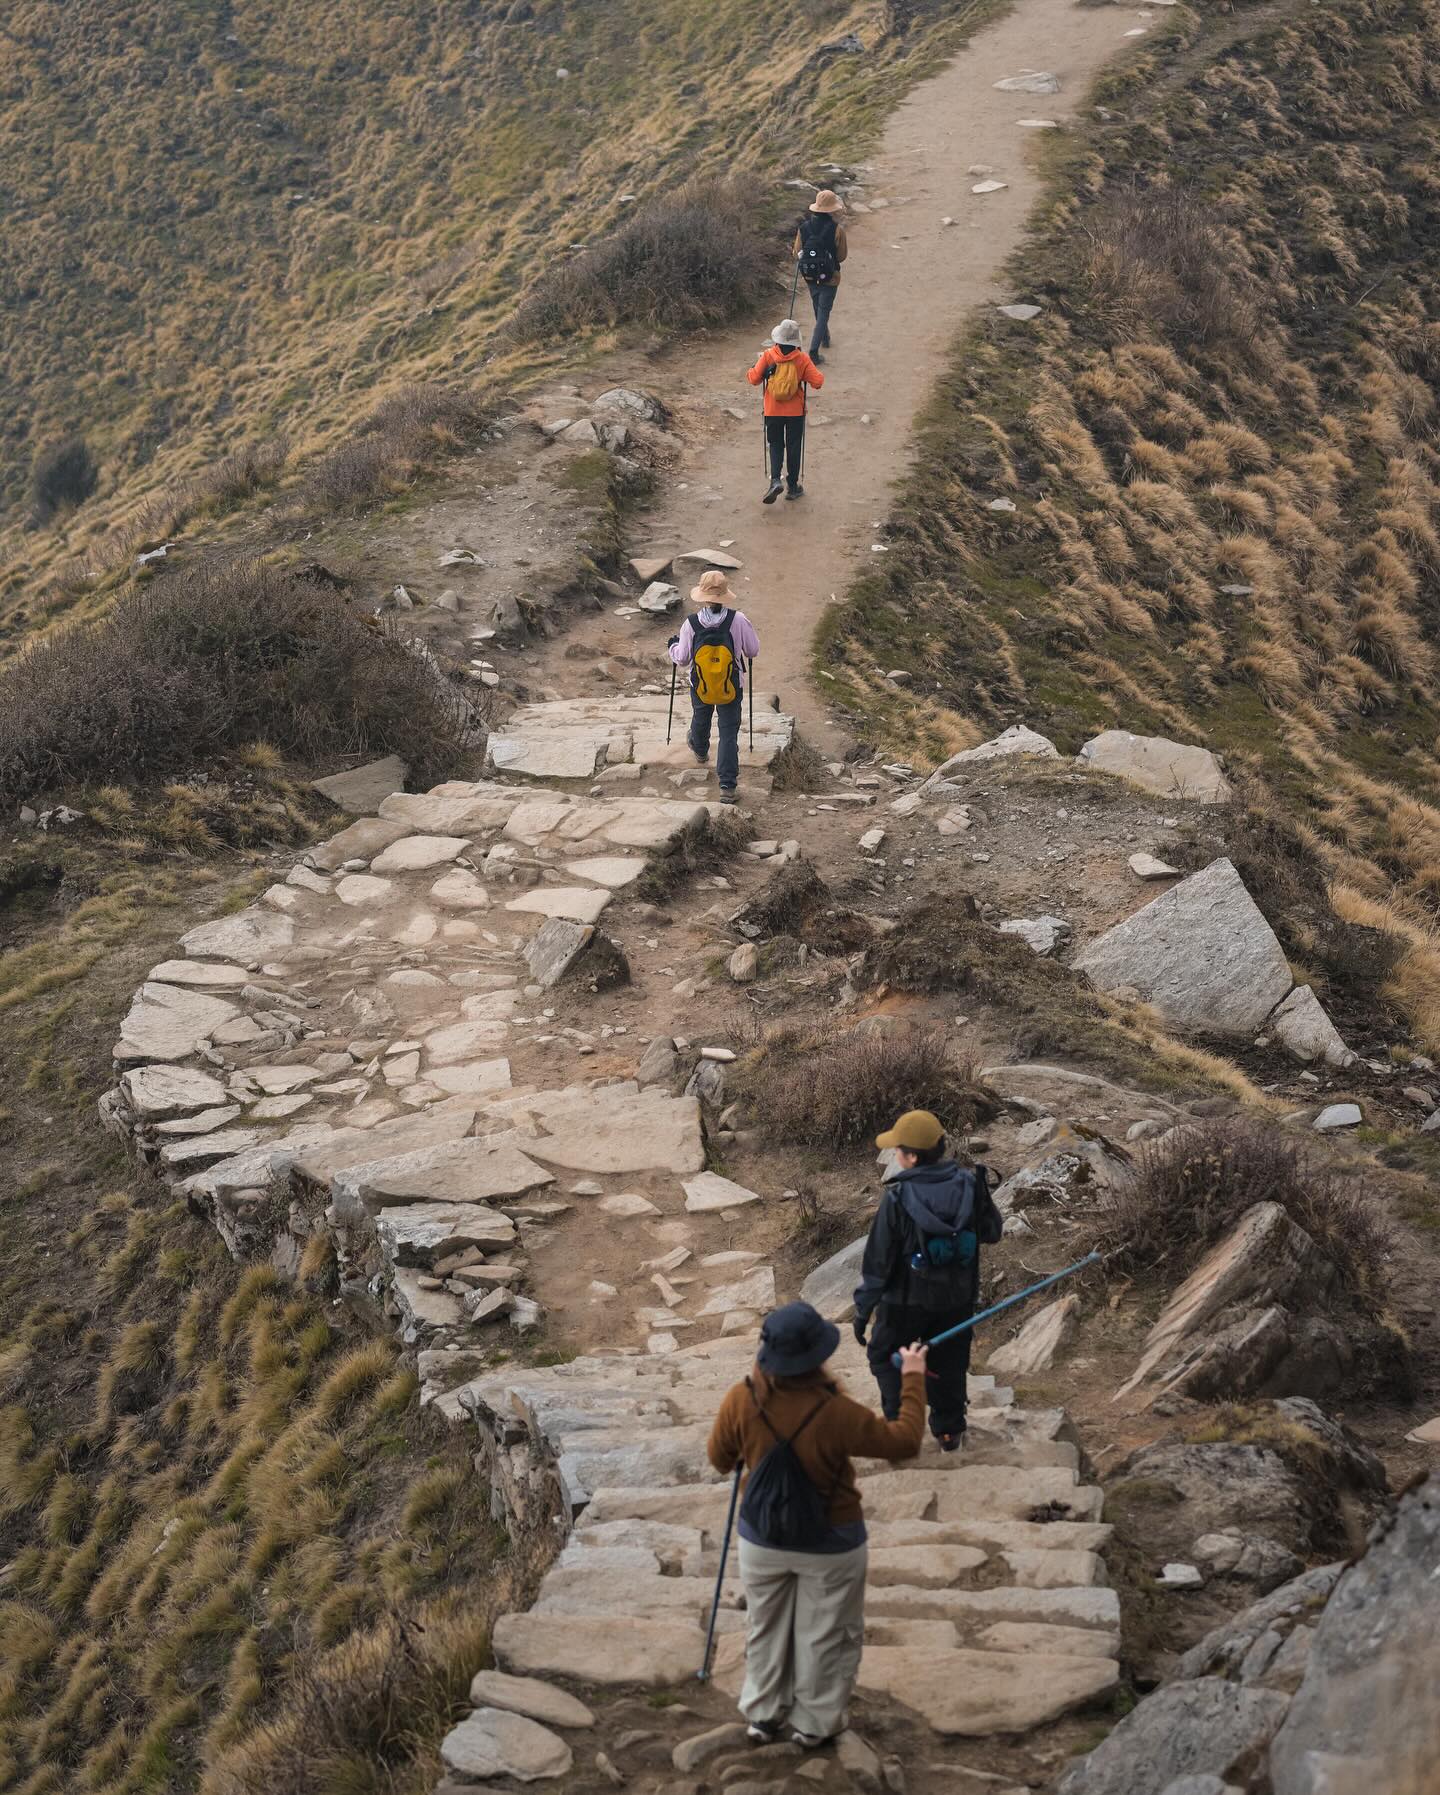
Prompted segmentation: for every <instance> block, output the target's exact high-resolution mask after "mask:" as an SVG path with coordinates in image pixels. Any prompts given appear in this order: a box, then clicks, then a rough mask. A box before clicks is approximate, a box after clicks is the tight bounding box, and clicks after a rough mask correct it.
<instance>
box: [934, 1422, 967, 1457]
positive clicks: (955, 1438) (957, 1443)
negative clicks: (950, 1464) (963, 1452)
mask: <svg viewBox="0 0 1440 1795" xmlns="http://www.w3.org/2000/svg"><path fill="white" fill-rule="evenodd" d="M935 1437H936V1440H937V1442H938V1443H939V1446H940V1450H941V1451H942V1452H958V1451H959V1450H960V1448H961V1447H962V1446H963V1445H964V1444H965V1430H964V1428H961V1430H960V1432H959V1433H958V1434H937V1435H936V1436H935Z"/></svg>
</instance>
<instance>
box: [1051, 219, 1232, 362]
mask: <svg viewBox="0 0 1440 1795" xmlns="http://www.w3.org/2000/svg"><path fill="white" fill-rule="evenodd" d="M1079 229H1080V232H1081V235H1082V237H1083V239H1084V245H1085V247H1084V251H1083V261H1082V276H1083V279H1084V282H1085V285H1086V286H1087V287H1088V289H1089V307H1088V310H1089V314H1090V316H1091V317H1092V318H1093V319H1095V320H1096V322H1098V323H1099V324H1100V325H1101V326H1102V328H1103V329H1104V330H1105V332H1106V334H1107V335H1109V336H1111V337H1126V336H1131V335H1135V334H1143V332H1144V331H1145V330H1146V328H1147V327H1148V328H1149V329H1152V330H1159V331H1160V332H1162V333H1163V334H1164V335H1166V336H1170V337H1175V338H1180V339H1185V340H1188V341H1191V342H1199V343H1202V344H1204V345H1206V346H1207V347H1210V348H1214V347H1218V346H1220V345H1228V346H1231V347H1235V346H1245V345H1248V344H1249V343H1250V342H1251V341H1252V339H1253V338H1254V336H1255V333H1256V331H1257V329H1258V327H1259V315H1258V312H1257V309H1256V307H1255V305H1254V303H1253V301H1252V300H1250V299H1249V298H1248V297H1247V296H1246V295H1245V294H1244V293H1242V292H1241V290H1240V288H1239V286H1238V284H1237V282H1236V280H1235V278H1234V276H1233V275H1232V274H1231V273H1230V268H1229V265H1230V264H1231V263H1232V262H1233V261H1234V256H1235V252H1234V250H1233V249H1232V247H1231V245H1230V244H1229V242H1228V241H1227V240H1226V237H1225V233H1224V232H1223V230H1222V229H1221V228H1220V227H1219V225H1217V223H1216V222H1215V219H1214V216H1213V214H1212V212H1211V211H1209V210H1208V209H1207V208H1206V207H1205V205H1204V204H1203V203H1202V202H1201V201H1199V200H1197V199H1195V198H1193V197H1192V196H1191V195H1190V194H1187V193H1180V192H1176V191H1174V190H1173V189H1171V188H1155V189H1151V190H1150V191H1148V192H1141V191H1138V190H1132V191H1130V192H1128V193H1120V194H1115V195H1113V196H1112V197H1110V198H1107V199H1105V200H1103V201H1102V202H1101V204H1100V205H1099V206H1097V207H1096V208H1095V209H1094V210H1093V211H1091V212H1089V213H1087V214H1084V215H1083V216H1082V217H1081V220H1080V224H1079Z"/></svg>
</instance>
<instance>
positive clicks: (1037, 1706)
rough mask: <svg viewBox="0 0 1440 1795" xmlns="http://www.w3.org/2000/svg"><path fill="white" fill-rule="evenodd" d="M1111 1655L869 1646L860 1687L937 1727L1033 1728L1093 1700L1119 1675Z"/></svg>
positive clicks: (959, 1730) (981, 1731) (981, 1730)
mask: <svg viewBox="0 0 1440 1795" xmlns="http://www.w3.org/2000/svg"><path fill="white" fill-rule="evenodd" d="M1119 1677H1120V1667H1119V1665H1118V1664H1116V1663H1115V1661H1114V1660H1113V1659H1111V1658H1072V1657H1059V1656H1055V1655H1051V1654H1048V1653H1042V1652H1034V1653H1030V1654H1027V1655H1026V1656H1024V1657H1019V1656H1016V1655H1015V1654H1014V1653H1010V1652H977V1651H970V1650H965V1649H959V1650H955V1651H950V1652H936V1651H924V1650H922V1651H915V1650H907V1649H905V1648H897V1647H893V1646H868V1647H867V1648H866V1651H865V1655H864V1657H863V1658H862V1659H861V1661H860V1687H861V1688H862V1689H879V1690H884V1691H886V1692H887V1693H888V1694H890V1695H893V1696H894V1697H895V1699H896V1700H897V1701H900V1702H903V1703H904V1704H905V1706H906V1707H907V1708H913V1709H914V1710H915V1711H916V1712H917V1713H919V1714H921V1715H923V1716H924V1718H925V1719H926V1720H927V1721H928V1722H929V1723H930V1725H931V1726H932V1727H933V1728H934V1729H935V1731H936V1732H937V1733H944V1734H949V1735H957V1736H961V1737H967V1738H976V1737H981V1736H983V1735H985V1734H989V1733H1026V1732H1030V1731H1031V1730H1032V1729H1033V1728H1035V1727H1037V1726H1044V1725H1045V1723H1046V1722H1047V1721H1051V1720H1055V1719H1057V1718H1058V1717H1059V1716H1060V1715H1061V1714H1066V1713H1068V1712H1069V1711H1070V1710H1071V1709H1072V1708H1078V1707H1080V1706H1081V1705H1082V1704H1083V1703H1085V1702H1088V1701H1093V1700H1094V1699H1095V1698H1096V1697H1097V1696H1100V1695H1103V1694H1104V1693H1105V1692H1106V1691H1107V1690H1108V1689H1113V1688H1114V1687H1115V1685H1116V1683H1117V1682H1118V1681H1119Z"/></svg>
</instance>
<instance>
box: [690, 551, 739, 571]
mask: <svg viewBox="0 0 1440 1795" xmlns="http://www.w3.org/2000/svg"><path fill="white" fill-rule="evenodd" d="M675 560H677V561H693V562H694V563H695V565H696V566H697V567H700V568H702V569H708V568H711V567H718V568H720V569H722V571H724V572H725V573H736V572H738V571H739V569H740V568H742V567H743V566H744V565H745V563H744V562H743V561H737V560H736V559H735V557H734V555H727V554H726V553H725V551H724V550H723V549H718V548H687V549H686V550H685V552H684V554H682V555H676V556H675Z"/></svg>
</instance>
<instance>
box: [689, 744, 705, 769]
mask: <svg viewBox="0 0 1440 1795" xmlns="http://www.w3.org/2000/svg"><path fill="white" fill-rule="evenodd" d="M685 746H686V747H687V748H689V749H690V752H691V754H692V755H693V756H694V758H695V765H696V766H697V767H708V766H709V765H710V756H709V754H708V753H705V754H702V753H701V752H700V750H699V749H698V748H694V747H691V745H690V743H689V742H687V743H686V744H685Z"/></svg>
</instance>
